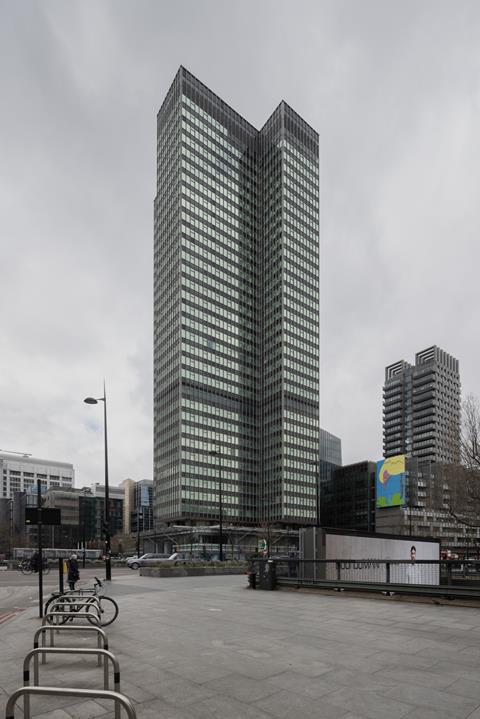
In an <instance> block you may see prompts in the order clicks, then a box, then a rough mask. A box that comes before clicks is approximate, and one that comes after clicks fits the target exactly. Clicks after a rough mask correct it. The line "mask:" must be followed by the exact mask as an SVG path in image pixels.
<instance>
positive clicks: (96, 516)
mask: <svg viewBox="0 0 480 719" xmlns="http://www.w3.org/2000/svg"><path fill="white" fill-rule="evenodd" d="M82 492H84V493H85V499H84V502H83V504H84V509H85V512H86V517H87V519H86V521H87V524H88V525H89V526H91V527H92V531H93V532H94V534H95V537H96V538H97V539H98V538H100V537H103V536H104V532H103V530H102V527H103V523H104V520H105V485H104V484H92V485H91V487H90V488H85V489H84V490H82ZM123 502H124V488H123V487H111V486H110V485H109V487H108V503H109V515H110V536H111V537H114V536H115V535H116V534H123Z"/></svg>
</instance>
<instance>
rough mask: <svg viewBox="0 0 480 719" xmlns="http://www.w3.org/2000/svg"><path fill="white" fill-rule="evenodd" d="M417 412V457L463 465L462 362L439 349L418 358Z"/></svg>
mask: <svg viewBox="0 0 480 719" xmlns="http://www.w3.org/2000/svg"><path fill="white" fill-rule="evenodd" d="M413 409H414V412H413V422H414V454H415V455H416V456H418V457H420V458H423V459H425V460H429V461H431V462H446V463H455V462H459V459H460V436H459V432H460V375H459V371H458V360H456V359H455V358H454V357H452V356H451V355H449V354H447V352H445V351H444V350H442V349H440V348H439V347H436V346H432V347H428V348H427V349H425V350H422V351H421V352H417V354H416V355H415V369H414V376H413Z"/></svg>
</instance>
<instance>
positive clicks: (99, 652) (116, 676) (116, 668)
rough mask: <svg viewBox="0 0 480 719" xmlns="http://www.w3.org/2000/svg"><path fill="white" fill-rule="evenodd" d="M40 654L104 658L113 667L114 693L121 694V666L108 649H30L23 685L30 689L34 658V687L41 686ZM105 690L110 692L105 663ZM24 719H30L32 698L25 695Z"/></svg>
mask: <svg viewBox="0 0 480 719" xmlns="http://www.w3.org/2000/svg"><path fill="white" fill-rule="evenodd" d="M39 654H86V655H89V656H99V657H102V656H103V657H104V658H105V659H106V660H107V659H109V660H110V661H111V662H112V666H113V687H114V692H120V665H119V663H118V659H117V658H116V657H115V655H114V654H112V653H111V652H109V651H107V650H106V649H86V648H81V649H74V648H70V647H38V648H36V649H30V651H29V652H27V654H26V655H25V659H24V660H23V685H24V686H25V687H28V686H29V684H30V661H31V659H32V657H33V685H34V686H38V684H39V666H38V656H39ZM103 688H104V690H108V662H107V661H105V663H104V666H103ZM23 711H24V717H25V719H30V697H29V696H28V695H25V698H24V707H23ZM115 716H116V717H117V708H115Z"/></svg>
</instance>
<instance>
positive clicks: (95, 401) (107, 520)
mask: <svg viewBox="0 0 480 719" xmlns="http://www.w3.org/2000/svg"><path fill="white" fill-rule="evenodd" d="M83 401H84V402H86V403H87V404H98V402H103V427H104V439H105V514H104V531H105V554H106V560H105V579H106V580H110V579H111V578H112V562H111V556H110V496H109V491H108V445H107V392H106V390H105V380H104V381H103V397H97V398H96V399H95V398H94V397H87V398H86V399H84V400H83Z"/></svg>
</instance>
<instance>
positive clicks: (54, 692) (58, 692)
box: [5, 687, 137, 719]
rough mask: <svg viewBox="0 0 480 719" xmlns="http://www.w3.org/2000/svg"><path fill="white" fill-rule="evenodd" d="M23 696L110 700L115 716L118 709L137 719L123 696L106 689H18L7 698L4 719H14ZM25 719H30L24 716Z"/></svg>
mask: <svg viewBox="0 0 480 719" xmlns="http://www.w3.org/2000/svg"><path fill="white" fill-rule="evenodd" d="M21 696H23V697H24V698H26V697H27V696H28V698H29V699H30V697H32V696H62V697H82V698H83V699H110V700H111V701H113V702H114V703H115V716H118V717H119V716H120V707H123V708H124V709H125V711H126V713H127V717H128V719H137V713H136V711H135V709H134V708H133V704H132V702H131V701H130V699H128V697H126V696H125V695H124V694H117V693H116V692H112V691H108V690H106V689H103V690H102V689H70V688H63V687H20V689H17V690H16V691H14V692H13V694H11V695H10V696H9V698H8V701H7V705H6V708H5V719H15V705H16V703H17V700H18V699H19V698H20V697H21ZM25 719H30V718H29V717H27V716H26V715H25Z"/></svg>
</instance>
